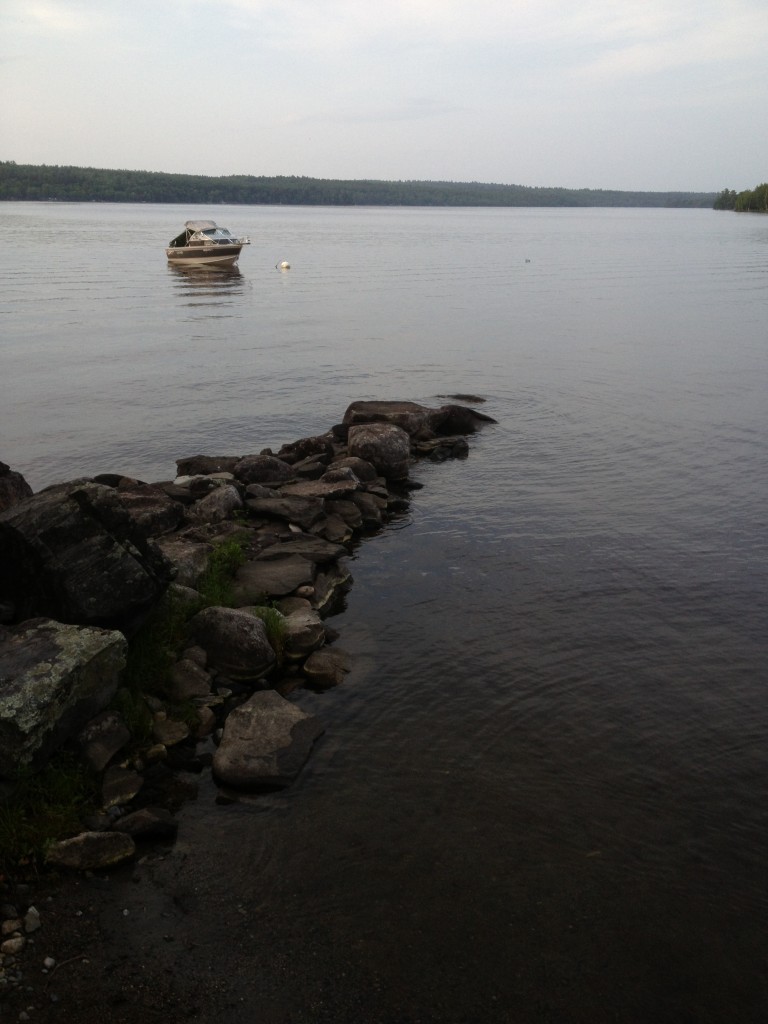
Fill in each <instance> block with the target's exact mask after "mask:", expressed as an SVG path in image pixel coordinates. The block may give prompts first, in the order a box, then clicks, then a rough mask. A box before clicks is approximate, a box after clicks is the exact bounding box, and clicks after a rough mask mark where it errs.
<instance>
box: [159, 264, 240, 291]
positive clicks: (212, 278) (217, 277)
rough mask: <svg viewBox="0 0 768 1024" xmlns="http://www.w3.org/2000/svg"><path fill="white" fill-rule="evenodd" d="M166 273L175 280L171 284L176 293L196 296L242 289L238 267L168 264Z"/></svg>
mask: <svg viewBox="0 0 768 1024" xmlns="http://www.w3.org/2000/svg"><path fill="white" fill-rule="evenodd" d="M168 272H169V274H171V275H172V277H174V278H176V280H175V281H174V282H173V283H174V285H175V287H176V289H177V291H180V292H182V293H184V292H191V293H194V294H197V295H200V294H204V295H222V294H226V293H227V292H232V291H237V290H239V289H241V288H242V286H243V280H244V278H243V275H242V273H241V272H240V268H239V267H177V266H174V265H173V264H169V265H168Z"/></svg>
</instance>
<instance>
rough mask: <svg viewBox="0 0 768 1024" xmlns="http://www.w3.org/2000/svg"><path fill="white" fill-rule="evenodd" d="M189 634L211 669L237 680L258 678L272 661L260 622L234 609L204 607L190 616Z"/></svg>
mask: <svg viewBox="0 0 768 1024" xmlns="http://www.w3.org/2000/svg"><path fill="white" fill-rule="evenodd" d="M299 561H300V562H301V563H302V565H304V566H307V565H308V564H309V563H308V562H306V561H304V559H299ZM264 564H265V565H269V564H271V563H264ZM251 603H255V602H251ZM189 635H190V639H191V640H192V641H193V642H194V643H195V644H198V645H199V646H200V647H203V648H204V649H205V651H206V653H207V655H208V664H209V666H210V667H211V668H213V669H215V670H216V671H217V672H220V673H223V674H224V675H227V676H229V677H230V678H232V679H234V680H237V681H247V680H256V679H258V678H259V677H260V676H262V675H263V674H264V673H265V672H267V671H268V670H269V669H270V668H271V667H272V665H273V664H274V661H275V652H274V651H273V650H272V648H271V646H270V645H269V641H268V640H267V634H266V630H265V628H264V623H263V622H262V621H261V619H258V618H256V617H255V616H254V615H251V614H249V613H248V612H246V611H242V610H240V609H238V608H204V609H203V611H201V612H198V613H197V615H195V616H194V617H193V618H192V619H191V621H190V623H189Z"/></svg>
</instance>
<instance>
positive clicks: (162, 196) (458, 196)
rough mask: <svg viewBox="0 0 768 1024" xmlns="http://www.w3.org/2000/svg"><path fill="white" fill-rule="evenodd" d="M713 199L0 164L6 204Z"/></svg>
mask: <svg viewBox="0 0 768 1024" xmlns="http://www.w3.org/2000/svg"><path fill="white" fill-rule="evenodd" d="M714 199H715V194H714V193H709V192H707V193H703V192H618V191H610V190H603V189H586V188H585V189H567V188H533V187H530V186H527V185H493V184H483V183H482V182H477V181H472V182H455V181H368V180H363V181H336V180H332V179H323V178H305V177H296V176H286V177H283V176H280V177H274V178H269V177H254V176H251V175H229V176H227V177H219V178H213V177H204V176H202V175H196V174H164V173H161V172H157V171H120V170H103V169H98V168H94V167H59V166H56V165H52V166H49V165H47V164H42V165H40V166H35V165H32V164H17V163H15V162H14V161H13V160H8V161H0V200H47V201H53V200H58V201H60V202H102V203H189V204H205V205H211V204H217V203H227V204H229V205H235V204H245V205H257V204H262V203H263V204H272V205H274V204H286V205H291V206H648V207H658V206H662V207H711V206H712V202H713V200H714Z"/></svg>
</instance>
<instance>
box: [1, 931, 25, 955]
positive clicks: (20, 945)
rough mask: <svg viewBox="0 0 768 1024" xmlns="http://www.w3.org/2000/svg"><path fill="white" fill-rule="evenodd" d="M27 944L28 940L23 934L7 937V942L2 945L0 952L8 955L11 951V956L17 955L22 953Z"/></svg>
mask: <svg viewBox="0 0 768 1024" xmlns="http://www.w3.org/2000/svg"><path fill="white" fill-rule="evenodd" d="M26 944H27V940H26V939H25V938H24V936H23V935H14V936H13V938H10V939H6V940H5V942H4V943H3V944H2V945H0V953H4V954H5V955H6V956H7V955H8V954H9V953H10V955H11V956H15V955H16V954H17V953H20V952H21V951H22V949H24V947H25V946H26Z"/></svg>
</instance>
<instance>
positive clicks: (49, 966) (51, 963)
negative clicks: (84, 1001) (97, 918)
mask: <svg viewBox="0 0 768 1024" xmlns="http://www.w3.org/2000/svg"><path fill="white" fill-rule="evenodd" d="M80 913H82V911H80ZM55 966H56V961H55V960H54V959H53V957H52V956H47V957H46V958H45V960H43V967H44V968H45V969H46V971H52V970H53V968H54V967H55Z"/></svg>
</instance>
